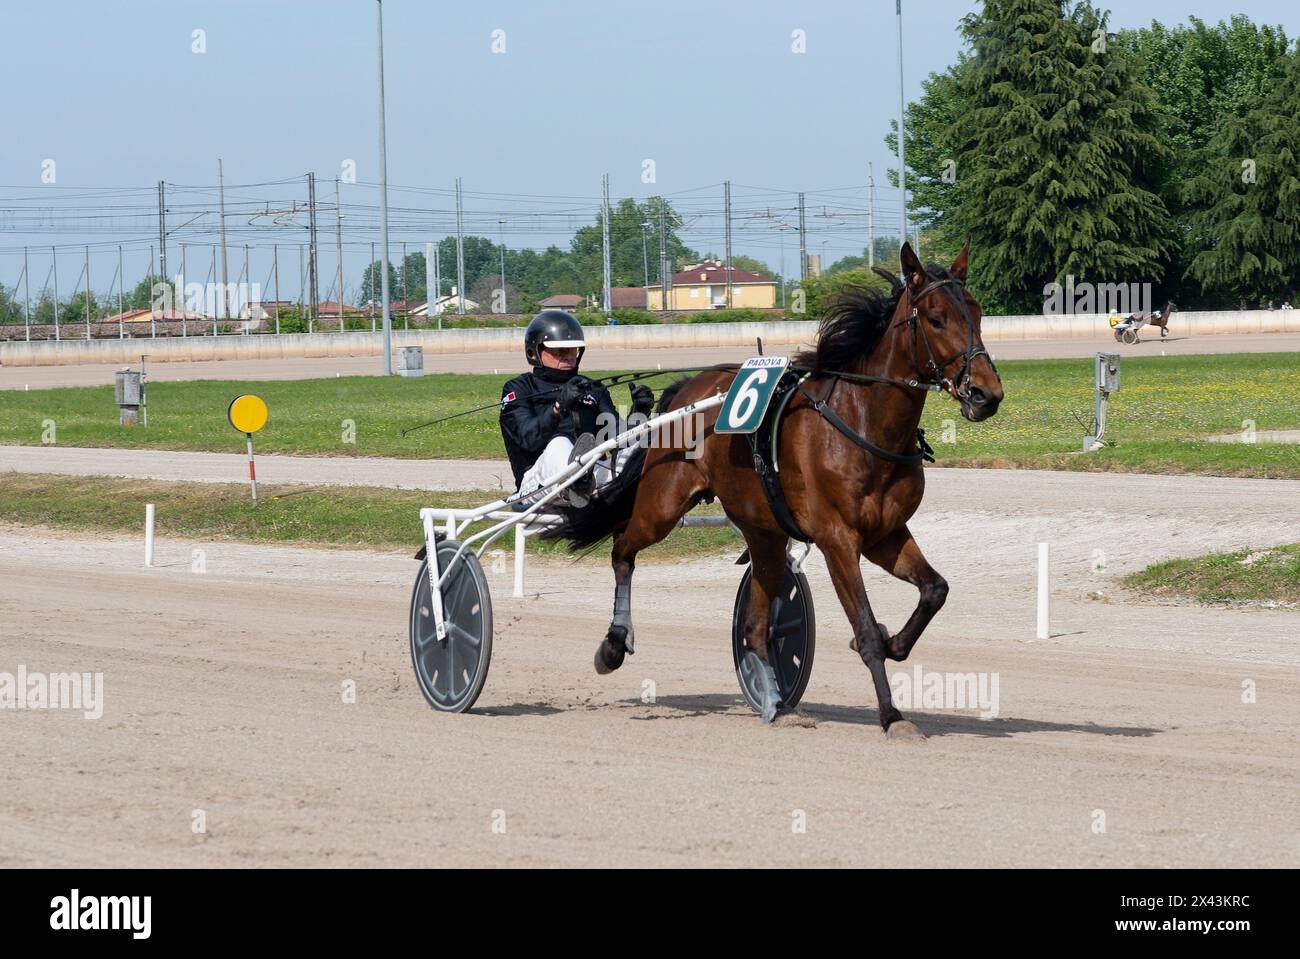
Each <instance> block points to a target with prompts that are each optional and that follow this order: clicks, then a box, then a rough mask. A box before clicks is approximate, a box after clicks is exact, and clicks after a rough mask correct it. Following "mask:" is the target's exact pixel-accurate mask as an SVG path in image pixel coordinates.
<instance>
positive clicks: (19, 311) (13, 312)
mask: <svg viewBox="0 0 1300 959" xmlns="http://www.w3.org/2000/svg"><path fill="white" fill-rule="evenodd" d="M17 294H18V287H16V286H15V287H13V288H12V289H11V288H9V287H6V286H5V285H4V284H3V283H0V323H22V322H23V301H22V300H21V299H20V298H19V297H18V295H17Z"/></svg>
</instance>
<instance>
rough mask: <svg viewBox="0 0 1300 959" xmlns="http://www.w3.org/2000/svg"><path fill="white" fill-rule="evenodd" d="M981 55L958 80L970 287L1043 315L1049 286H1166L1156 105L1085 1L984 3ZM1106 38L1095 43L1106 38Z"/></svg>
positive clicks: (977, 49)
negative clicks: (1071, 281) (1067, 282)
mask: <svg viewBox="0 0 1300 959" xmlns="http://www.w3.org/2000/svg"><path fill="white" fill-rule="evenodd" d="M962 28H963V32H964V34H965V36H966V38H967V40H968V41H969V42H970V43H971V46H972V51H973V56H972V58H971V60H970V62H969V63H967V64H964V65H963V69H961V70H959V71H957V73H956V75H957V79H958V83H959V86H960V90H959V95H960V98H961V100H962V103H963V107H964V110H963V115H962V116H961V117H960V118H959V119H958V122H957V125H956V132H955V137H954V145H955V146H956V147H957V149H958V150H959V156H958V158H957V160H958V171H957V176H958V177H959V178H963V182H962V184H961V189H960V194H961V196H962V198H963V199H964V200H965V201H966V202H963V203H962V204H961V206H960V208H959V209H958V210H957V211H956V215H955V216H954V217H953V223H952V224H951V226H952V228H955V229H957V230H960V231H961V232H963V233H965V234H967V235H969V236H970V238H971V243H972V257H971V261H972V273H973V276H972V280H971V282H972V285H973V286H975V287H976V289H977V290H978V291H980V292H981V293H982V294H983V295H984V296H986V297H988V298H989V299H990V300H991V301H993V302H994V303H999V304H1001V305H1004V306H1007V307H1013V308H1021V309H1028V310H1037V309H1038V308H1040V307H1041V304H1042V298H1043V287H1044V286H1045V285H1046V284H1048V283H1050V282H1052V281H1058V282H1064V279H1065V277H1066V275H1067V274H1073V275H1074V277H1075V278H1076V280H1087V281H1091V282H1095V283H1099V282H1125V283H1132V282H1153V283H1154V282H1157V281H1158V280H1159V279H1160V274H1161V266H1160V264H1161V261H1162V260H1163V259H1165V258H1166V257H1167V254H1168V252H1169V249H1170V233H1169V231H1170V223H1169V215H1168V212H1167V211H1166V209H1165V207H1164V204H1163V203H1162V202H1161V200H1160V198H1159V196H1158V195H1157V193H1156V190H1155V189H1153V187H1154V186H1155V184H1154V183H1153V180H1154V179H1155V177H1156V175H1157V171H1156V169H1155V166H1156V164H1157V162H1158V160H1159V158H1160V156H1161V155H1162V154H1163V150H1164V148H1163V146H1162V145H1161V144H1160V142H1159V140H1158V138H1157V137H1156V136H1155V135H1154V131H1155V130H1156V129H1157V126H1158V124H1157V114H1156V111H1157V110H1158V106H1157V104H1156V100H1155V96H1154V94H1153V93H1152V91H1151V90H1150V89H1149V88H1148V87H1146V86H1145V85H1144V84H1142V83H1141V82H1140V81H1139V80H1138V79H1137V78H1136V76H1135V75H1134V72H1133V70H1132V67H1131V61H1130V59H1129V58H1128V57H1126V56H1122V55H1115V54H1114V53H1112V51H1110V50H1108V49H1106V47H1105V43H1104V39H1105V35H1104V33H1096V32H1095V31H1104V29H1105V23H1104V19H1103V18H1102V17H1101V15H1100V14H1098V12H1097V11H1096V10H1095V9H1094V8H1093V7H1091V6H1090V5H1088V4H1086V3H1083V4H1079V5H1076V6H1071V7H1069V8H1068V9H1067V8H1063V6H1062V2H1061V0H985V2H984V9H983V11H982V12H980V13H978V14H972V15H970V16H968V17H967V18H966V19H965V20H964V21H963V27H962ZM1099 38H1100V40H1099Z"/></svg>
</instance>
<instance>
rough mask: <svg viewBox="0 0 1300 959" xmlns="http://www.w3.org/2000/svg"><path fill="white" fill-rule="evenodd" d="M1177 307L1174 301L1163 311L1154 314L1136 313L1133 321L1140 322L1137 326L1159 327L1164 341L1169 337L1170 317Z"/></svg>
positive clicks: (1167, 304) (1166, 305)
mask: <svg viewBox="0 0 1300 959" xmlns="http://www.w3.org/2000/svg"><path fill="white" fill-rule="evenodd" d="M1175 309H1177V306H1176V305H1175V304H1174V301H1173V300H1170V301H1169V302H1168V303H1166V304H1165V308H1164V309H1163V310H1156V312H1154V313H1134V314H1133V316H1132V319H1133V320H1140V321H1141V322H1140V323H1137V324H1135V325H1137V326H1158V327H1160V338H1161V339H1164V338H1165V337H1166V336H1168V335H1169V317H1171V316H1173V315H1174V310H1175Z"/></svg>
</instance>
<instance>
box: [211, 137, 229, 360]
mask: <svg viewBox="0 0 1300 959" xmlns="http://www.w3.org/2000/svg"><path fill="white" fill-rule="evenodd" d="M217 193H218V196H219V197H220V202H221V230H220V233H221V306H219V307H218V308H217V316H214V317H213V318H212V319H213V323H212V334H213V335H214V336H215V335H216V332H217V324H216V320H217V318H218V317H220V316H222V315H223V314H224V315H225V316H229V315H230V309H229V307H230V303H229V301H228V300H227V299H226V297H228V296H229V295H230V268H229V263H228V261H227V258H226V175H225V171H224V169H223V168H222V165H221V157H217Z"/></svg>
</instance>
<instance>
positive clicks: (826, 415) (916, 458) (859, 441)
mask: <svg viewBox="0 0 1300 959" xmlns="http://www.w3.org/2000/svg"><path fill="white" fill-rule="evenodd" d="M835 382H836V381H835V379H833V378H832V380H831V382H830V384H829V386H828V388H827V390H826V394H825V395H824V396H822V397H821V398H820V399H818V398H817V397H815V396H813V395H812V394H811V393H809V392H808V391H807V390H806V389H804V388H803V385H802V384H800V386H799V387H798V390H799V392H800V393H802V394H803V395H804V396H805V397H806V398H807V399H808V402H809V403H810V404H812V408H813V409H815V410H816V411H817V412H818V413H820V414H821V416H822V418H823V419H824V420H826V422H827V423H830V424H831V426H833V427H835V428H836V429H837V430H839V431H840V432H841V433H843V434H844V435H845V436H846V437H848V438H849V439H850V440H851V441H852V442H853V443H855V444H856V445H857V446H860V447H861V448H862V449H864V450H866V451H867V452H868V453H870V454H871V455H872V456H878V457H880V458H881V459H883V460H887V461H889V462H890V463H903V464H905V465H907V466H917V465H919V464H920V463H922V462H924V461H926V460H929V461H930V462H931V463H933V462H934V457H933V456H932V455H930V454H932V453H933V452H934V450H933V449H931V448H930V446H929V444H928V443H926V442H925V433H924V432H923V431H922V430H919V429H918V430H917V431H916V434H917V445H918V449H917V451H916V452H915V453H892V452H890V451H889V450H886V449H881V448H880V447H879V446H877V445H876V444H875V443H873V442H871V440H869V439H867V438H866V437H865V436H863V435H862V434H860V433H858V432H857V431H856V430H855V429H853V427H851V426H849V424H848V423H845V422H844V420H842V419H841V418H840V415H839V414H838V413H836V412H835V411H834V410H833V409H831V408H830V407H829V406H827V405H826V404H827V401H828V400H829V399H830V398H831V392H832V391H833V390H834V389H835Z"/></svg>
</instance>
